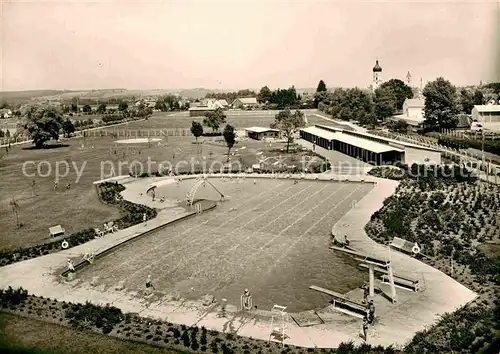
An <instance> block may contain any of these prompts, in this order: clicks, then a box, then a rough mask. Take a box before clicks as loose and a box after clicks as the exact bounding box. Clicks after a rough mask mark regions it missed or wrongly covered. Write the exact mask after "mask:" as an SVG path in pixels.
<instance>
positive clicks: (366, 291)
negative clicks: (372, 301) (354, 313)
mask: <svg viewBox="0 0 500 354" xmlns="http://www.w3.org/2000/svg"><path fill="white" fill-rule="evenodd" d="M369 294H370V288H369V287H368V284H367V283H366V282H365V283H364V284H363V304H367V303H368V295H369Z"/></svg>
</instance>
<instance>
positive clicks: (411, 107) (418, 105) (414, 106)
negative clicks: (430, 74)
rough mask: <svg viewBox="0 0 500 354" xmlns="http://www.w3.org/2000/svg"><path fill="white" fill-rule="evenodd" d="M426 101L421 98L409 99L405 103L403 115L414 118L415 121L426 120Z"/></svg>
mask: <svg viewBox="0 0 500 354" xmlns="http://www.w3.org/2000/svg"><path fill="white" fill-rule="evenodd" d="M424 107H425V100H424V99H421V98H407V99H406V100H405V101H404V103H403V115H404V116H406V117H411V118H414V119H415V120H421V121H423V120H424Z"/></svg>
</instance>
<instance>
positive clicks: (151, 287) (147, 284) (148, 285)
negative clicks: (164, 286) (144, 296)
mask: <svg viewBox="0 0 500 354" xmlns="http://www.w3.org/2000/svg"><path fill="white" fill-rule="evenodd" d="M146 289H147V290H150V289H153V290H156V289H155V287H154V285H153V282H152V281H151V274H148V278H147V279H146Z"/></svg>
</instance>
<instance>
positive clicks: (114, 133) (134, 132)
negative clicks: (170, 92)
mask: <svg viewBox="0 0 500 354" xmlns="http://www.w3.org/2000/svg"><path fill="white" fill-rule="evenodd" d="M80 134H82V133H80ZM84 134H85V136H86V137H103V136H110V137H114V138H120V137H123V138H129V139H133V138H149V137H168V136H192V135H193V134H192V133H191V130H190V129H189V128H170V129H102V130H88V131H85V132H84Z"/></svg>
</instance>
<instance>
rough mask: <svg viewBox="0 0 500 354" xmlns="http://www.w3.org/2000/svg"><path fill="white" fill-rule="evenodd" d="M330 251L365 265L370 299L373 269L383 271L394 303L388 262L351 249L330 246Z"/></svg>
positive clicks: (372, 294)
mask: <svg viewBox="0 0 500 354" xmlns="http://www.w3.org/2000/svg"><path fill="white" fill-rule="evenodd" d="M330 249H332V250H335V251H341V252H344V253H347V254H349V255H350V256H353V257H354V259H356V260H357V261H360V262H362V263H363V264H365V265H366V267H367V268H368V277H369V286H370V288H369V295H370V296H371V297H373V296H375V268H376V267H377V268H381V269H384V270H385V271H386V272H387V279H388V282H389V285H390V286H391V300H392V302H393V303H395V302H396V286H395V284H394V276H393V274H392V266H391V262H390V261H388V260H382V259H379V258H376V257H373V256H368V255H366V254H364V253H361V252H358V251H355V250H352V249H347V248H342V247H337V246H330Z"/></svg>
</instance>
